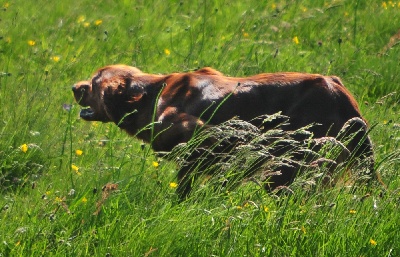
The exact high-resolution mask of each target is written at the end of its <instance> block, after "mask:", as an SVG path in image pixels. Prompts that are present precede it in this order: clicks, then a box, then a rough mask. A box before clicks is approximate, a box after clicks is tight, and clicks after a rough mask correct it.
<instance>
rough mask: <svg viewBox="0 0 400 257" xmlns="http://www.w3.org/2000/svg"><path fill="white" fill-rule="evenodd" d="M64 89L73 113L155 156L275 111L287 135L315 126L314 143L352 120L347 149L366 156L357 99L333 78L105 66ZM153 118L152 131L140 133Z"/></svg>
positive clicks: (182, 188)
mask: <svg viewBox="0 0 400 257" xmlns="http://www.w3.org/2000/svg"><path fill="white" fill-rule="evenodd" d="M72 90H73V92H74V96H75V99H76V101H77V102H78V103H79V104H80V105H81V106H83V107H88V108H85V109H82V111H81V113H80V116H81V117H82V118H83V119H84V120H87V121H102V122H114V123H115V124H117V125H118V126H119V127H120V128H121V129H123V130H125V131H126V132H127V133H129V134H130V135H136V136H137V137H138V138H140V139H142V140H144V141H146V142H151V146H152V148H153V149H154V150H155V151H170V150H171V149H172V148H173V147H174V146H176V145H177V144H179V143H183V142H187V141H188V140H189V139H190V138H191V137H192V136H193V133H194V131H195V130H197V129H199V128H201V127H205V126H209V125H217V124H220V123H222V122H225V121H227V120H229V119H231V118H233V117H239V118H240V119H241V120H244V121H249V122H253V121H254V120H253V119H254V118H255V117H258V116H260V115H265V114H274V113H277V112H281V113H282V114H283V115H285V116H288V117H289V118H290V119H289V122H290V124H289V125H287V126H286V127H285V130H288V131H289V130H294V129H298V128H300V127H303V126H306V125H309V124H311V123H317V124H319V125H317V126H313V127H312V128H311V129H310V130H311V132H312V133H313V134H314V137H315V138H320V137H324V136H337V134H338V132H339V131H340V129H341V128H342V126H343V125H344V124H345V123H346V122H347V121H348V120H349V119H352V118H355V117H356V118H358V119H355V120H357V121H358V122H354V124H355V125H354V124H352V125H354V126H352V127H351V128H350V129H349V132H356V131H359V132H358V133H357V134H356V136H355V137H354V139H353V140H352V141H351V142H350V143H349V144H348V145H347V148H348V149H349V151H350V152H352V153H353V155H355V156H356V157H361V158H367V157H368V158H369V157H372V156H373V149H372V144H371V142H370V140H369V138H368V136H367V135H366V128H365V123H364V122H363V120H364V119H363V118H362V116H361V114H360V110H359V108H358V105H357V102H356V101H355V99H354V98H353V96H351V94H350V92H349V91H348V90H347V89H346V88H345V87H344V86H343V84H342V82H341V81H340V79H339V78H338V77H335V76H323V75H318V74H305V73H295V72H284V73H264V74H258V75H254V76H251V77H228V76H225V75H223V74H222V73H220V72H218V71H216V70H213V69H211V68H208V67H206V68H202V69H199V70H196V71H193V72H187V73H172V74H168V75H153V74H147V73H143V72H142V71H140V70H139V69H137V68H134V67H130V66H125V65H111V66H106V67H103V68H101V69H99V70H98V71H97V72H96V73H95V74H94V75H93V77H92V78H91V80H89V81H81V82H78V83H76V84H75V85H74V86H73V88H72ZM153 121H155V123H153V124H154V125H153V129H144V128H146V127H148V126H149V124H151V123H152V122H153ZM255 125H259V124H255ZM160 132H162V133H160ZM155 135H157V136H156V137H154V136H155ZM153 137H154V138H153ZM371 159H372V158H371ZM372 166H373V164H372ZM188 172H189V171H188V170H187V169H184V170H181V171H180V172H179V173H178V180H179V182H180V183H179V187H178V193H179V194H180V196H181V197H185V196H186V195H187V193H188V192H189V191H190V185H185V184H187V181H186V180H187V177H188V176H187V173H188ZM292 177H293V174H283V175H281V178H280V179H278V180H276V181H273V182H275V185H274V186H278V185H282V184H286V183H288V182H290V181H291V180H292Z"/></svg>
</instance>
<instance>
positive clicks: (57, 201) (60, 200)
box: [55, 196, 63, 203]
mask: <svg viewBox="0 0 400 257" xmlns="http://www.w3.org/2000/svg"><path fill="white" fill-rule="evenodd" d="M62 201H63V200H62V199H61V198H60V197H58V196H57V197H56V199H55V202H56V203H61V202H62Z"/></svg>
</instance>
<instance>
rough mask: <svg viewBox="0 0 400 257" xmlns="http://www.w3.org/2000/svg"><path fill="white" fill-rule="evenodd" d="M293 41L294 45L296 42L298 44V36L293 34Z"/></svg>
mask: <svg viewBox="0 0 400 257" xmlns="http://www.w3.org/2000/svg"><path fill="white" fill-rule="evenodd" d="M293 42H294V43H295V44H296V45H298V44H299V38H298V37H297V36H295V37H294V38H293Z"/></svg>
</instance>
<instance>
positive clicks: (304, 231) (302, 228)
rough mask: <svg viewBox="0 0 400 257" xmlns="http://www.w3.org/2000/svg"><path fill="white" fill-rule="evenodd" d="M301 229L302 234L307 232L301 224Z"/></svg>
mask: <svg viewBox="0 0 400 257" xmlns="http://www.w3.org/2000/svg"><path fill="white" fill-rule="evenodd" d="M301 231H303V233H304V234H306V233H307V231H306V228H305V227H304V226H301Z"/></svg>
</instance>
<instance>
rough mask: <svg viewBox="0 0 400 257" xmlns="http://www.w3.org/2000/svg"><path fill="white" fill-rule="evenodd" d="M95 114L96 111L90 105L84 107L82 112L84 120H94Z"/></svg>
mask: <svg viewBox="0 0 400 257" xmlns="http://www.w3.org/2000/svg"><path fill="white" fill-rule="evenodd" d="M94 114H95V113H94V111H93V109H92V108H90V107H88V108H85V109H82V110H81V112H80V116H81V118H82V119H84V120H89V121H90V120H94Z"/></svg>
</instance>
